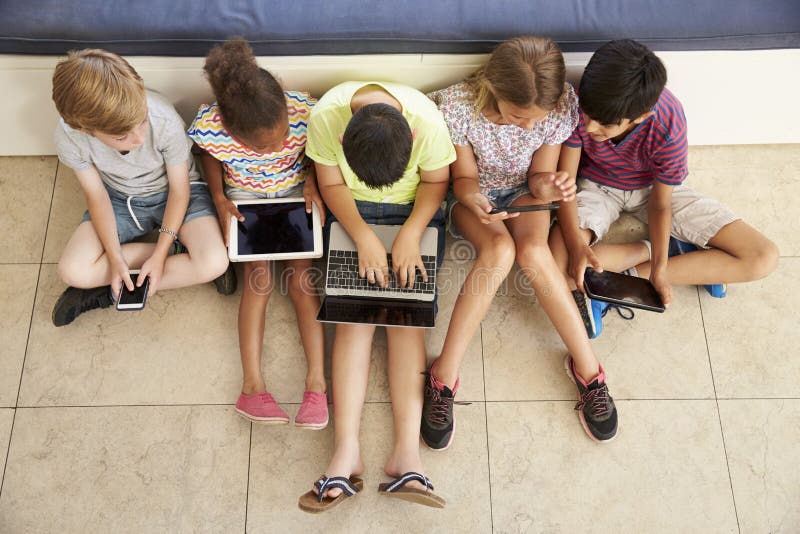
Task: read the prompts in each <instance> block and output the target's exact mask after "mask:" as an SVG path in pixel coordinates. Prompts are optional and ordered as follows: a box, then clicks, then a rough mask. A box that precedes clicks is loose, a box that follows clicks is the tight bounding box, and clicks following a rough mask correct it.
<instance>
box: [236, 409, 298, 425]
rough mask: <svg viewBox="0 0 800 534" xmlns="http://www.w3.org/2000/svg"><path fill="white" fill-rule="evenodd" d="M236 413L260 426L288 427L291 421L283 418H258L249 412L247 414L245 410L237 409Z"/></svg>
mask: <svg viewBox="0 0 800 534" xmlns="http://www.w3.org/2000/svg"><path fill="white" fill-rule="evenodd" d="M236 413H237V414H239V416H241V417H243V418H245V419H247V420H248V421H250V422H251V423H256V424H259V425H265V426H267V425H273V426H277V425H288V424H289V419H284V418H282V417H256V416H254V415H250V414H249V413H247V412H245V411H243V410H240V409H239V408H236Z"/></svg>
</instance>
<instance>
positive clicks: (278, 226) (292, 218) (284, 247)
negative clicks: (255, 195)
mask: <svg viewBox="0 0 800 534" xmlns="http://www.w3.org/2000/svg"><path fill="white" fill-rule="evenodd" d="M238 208H239V212H240V213H241V214H242V216H244V219H245V220H244V222H237V223H236V225H237V229H238V233H239V235H238V237H237V238H238V243H239V251H238V252H239V255H242V256H246V255H255V254H282V253H291V252H310V251H313V250H314V232H313V225H312V218H311V214H310V213H306V204H305V201H303V200H300V201H298V202H285V203H283V202H282V203H274V204H240V205H239V206H238Z"/></svg>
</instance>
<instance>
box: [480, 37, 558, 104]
mask: <svg viewBox="0 0 800 534" xmlns="http://www.w3.org/2000/svg"><path fill="white" fill-rule="evenodd" d="M566 77H567V71H566V67H565V66H564V56H563V55H562V54H561V49H559V48H558V45H557V44H556V43H555V42H554V41H553V40H552V39H549V38H547V37H515V38H514V39H510V40H508V41H506V42H504V43H502V44H500V45H499V46H498V47H497V48H496V49H495V50H494V52H492V55H491V56H490V57H489V61H488V62H487V63H486V65H484V66H483V67H481V68H479V69H478V70H477V71H475V72H474V73H472V74H471V75H470V76H469V77H468V78H467V79H466V80H465V81H466V83H467V85H468V86H469V87H470V89H471V90H472V92H473V94H474V95H475V110H476V113H480V111H481V110H483V109H484V108H486V107H487V106H491V105H495V106H496V104H497V100H505V101H508V102H510V103H512V104H514V105H516V106H520V107H529V106H531V105H536V106H537V107H539V108H541V109H543V110H545V111H550V110H552V109H554V108H555V107H556V105H557V104H558V101H559V99H560V98H561V95H562V94H563V93H564V83H565V81H566Z"/></svg>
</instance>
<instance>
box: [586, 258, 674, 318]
mask: <svg viewBox="0 0 800 534" xmlns="http://www.w3.org/2000/svg"><path fill="white" fill-rule="evenodd" d="M583 287H584V288H585V289H586V295H588V296H589V298H590V299H594V300H600V301H603V302H611V303H613V304H622V305H623V306H630V307H631V308H640V309H643V310H648V311H654V312H659V313H663V312H664V303H663V302H662V301H661V296H660V295H659V294H658V291H656V288H655V287H653V284H651V283H650V280H647V279H646V278H639V277H637V276H628V275H626V274H620V273H615V272H612V271H603V272H601V273H598V272H597V271H595V270H594V269H592V268H591V267H587V268H586V273H585V274H584V275H583Z"/></svg>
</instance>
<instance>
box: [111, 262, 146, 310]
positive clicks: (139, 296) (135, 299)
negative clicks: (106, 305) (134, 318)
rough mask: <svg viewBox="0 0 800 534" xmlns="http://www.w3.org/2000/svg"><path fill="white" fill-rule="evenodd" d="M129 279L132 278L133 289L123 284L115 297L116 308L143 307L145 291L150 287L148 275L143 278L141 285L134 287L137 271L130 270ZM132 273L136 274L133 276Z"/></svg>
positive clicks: (137, 277)
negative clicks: (116, 297)
mask: <svg viewBox="0 0 800 534" xmlns="http://www.w3.org/2000/svg"><path fill="white" fill-rule="evenodd" d="M130 274H131V280H133V284H134V287H133V291H130V290H128V288H127V287H125V284H124V283H123V284H122V288H121V289H120V291H119V298H118V299H117V309H118V310H141V309H143V308H144V303H145V302H146V301H147V291H148V289H150V277H149V276H148V277H147V278H145V279H144V283H143V284H142V287H136V282H138V281H139V271H130ZM133 275H136V276H135V277H134V276H133Z"/></svg>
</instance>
